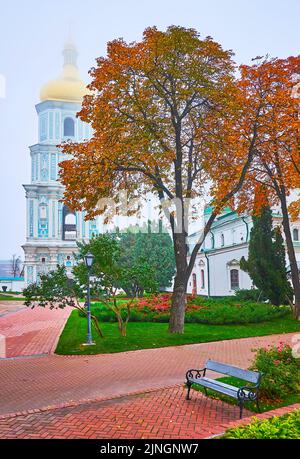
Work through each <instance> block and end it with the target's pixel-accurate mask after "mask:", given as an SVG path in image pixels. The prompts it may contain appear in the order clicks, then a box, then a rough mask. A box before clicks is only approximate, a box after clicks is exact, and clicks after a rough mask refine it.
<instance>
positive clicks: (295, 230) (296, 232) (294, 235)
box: [293, 228, 299, 242]
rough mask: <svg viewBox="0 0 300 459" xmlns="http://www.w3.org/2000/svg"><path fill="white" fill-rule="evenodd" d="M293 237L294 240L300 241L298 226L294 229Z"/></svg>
mask: <svg viewBox="0 0 300 459" xmlns="http://www.w3.org/2000/svg"><path fill="white" fill-rule="evenodd" d="M293 239H294V241H296V242H298V241H299V230H298V228H294V229H293Z"/></svg>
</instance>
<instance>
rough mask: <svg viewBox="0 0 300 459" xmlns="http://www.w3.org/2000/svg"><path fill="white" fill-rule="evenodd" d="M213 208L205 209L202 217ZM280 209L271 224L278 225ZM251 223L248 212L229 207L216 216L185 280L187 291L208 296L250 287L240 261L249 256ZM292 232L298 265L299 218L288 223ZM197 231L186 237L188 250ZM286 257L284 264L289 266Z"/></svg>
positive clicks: (197, 235)
mask: <svg viewBox="0 0 300 459" xmlns="http://www.w3.org/2000/svg"><path fill="white" fill-rule="evenodd" d="M211 212H212V209H211V208H210V207H208V208H206V210H205V215H204V217H205V220H207V219H208V217H209V215H210V213H211ZM281 222H282V217H281V215H280V211H277V210H275V211H274V212H273V224H274V225H276V226H279V225H281ZM252 226H253V223H252V218H251V217H250V216H249V215H238V214H237V213H236V212H234V211H231V210H230V209H225V210H224V212H223V213H222V214H221V215H220V216H219V217H217V218H216V220H215V222H214V223H213V225H212V228H211V231H210V232H209V234H208V235H207V237H206V239H205V241H204V244H203V246H202V249H201V250H200V251H199V253H198V255H197V257H196V261H195V265H194V269H193V272H192V274H191V277H190V279H189V282H188V293H193V294H197V295H205V296H211V297H217V296H228V295H234V293H235V291H236V290H239V289H250V288H252V287H253V284H252V281H251V279H250V277H249V276H248V274H247V273H246V272H244V271H242V270H241V269H240V260H241V258H242V257H243V256H244V257H245V258H246V259H247V258H248V247H249V240H250V232H251V228H252ZM291 231H292V236H293V242H294V247H295V252H296V258H297V261H298V264H299V266H300V220H297V221H296V222H292V223H291ZM198 237H199V233H194V234H192V235H190V236H189V252H190V253H191V251H192V249H193V247H194V245H195V243H196V241H197V240H198ZM288 264H289V263H288V258H287V266H288Z"/></svg>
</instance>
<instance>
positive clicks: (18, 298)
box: [0, 293, 24, 301]
mask: <svg viewBox="0 0 300 459" xmlns="http://www.w3.org/2000/svg"><path fill="white" fill-rule="evenodd" d="M0 301H24V298H23V297H22V296H21V295H20V296H15V294H5V293H0Z"/></svg>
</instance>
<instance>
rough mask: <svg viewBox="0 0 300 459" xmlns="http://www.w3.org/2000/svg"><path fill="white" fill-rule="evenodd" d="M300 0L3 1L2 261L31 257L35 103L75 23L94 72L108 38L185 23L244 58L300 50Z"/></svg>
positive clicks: (56, 69) (85, 61)
mask: <svg viewBox="0 0 300 459" xmlns="http://www.w3.org/2000/svg"><path fill="white" fill-rule="evenodd" d="M299 18H300V2H299V0H286V1H282V0H210V1H208V0H149V1H146V0H109V1H108V0H44V1H41V0H26V1H20V0H0V75H3V76H4V77H5V81H6V94H5V98H3V97H1V96H3V94H1V87H2V86H1V76H0V193H1V200H0V259H7V258H10V257H11V255H12V254H13V253H17V254H20V255H21V256H22V257H23V251H22V249H21V247H20V246H21V245H22V244H23V243H24V242H25V194H24V189H23V188H22V183H29V182H30V155H29V149H28V146H29V145H32V144H34V143H36V142H37V122H36V121H37V117H36V112H35V104H36V103H37V102H39V90H40V88H41V86H42V85H43V84H44V83H45V82H46V81H48V80H49V79H51V78H55V77H57V76H58V75H59V74H60V71H61V65H62V56H61V51H62V47H63V44H64V42H65V40H66V38H67V36H68V32H69V28H70V26H71V30H72V36H73V38H74V41H75V42H76V44H77V47H78V49H79V52H80V55H79V66H80V70H81V74H82V77H83V79H84V80H85V81H86V82H88V73H87V72H88V70H89V68H90V67H91V66H93V65H94V59H95V57H97V56H100V55H105V52H106V43H107V42H108V41H110V40H112V39H114V38H118V37H123V38H124V39H125V40H128V41H133V40H139V39H140V38H141V34H142V31H143V30H144V29H145V28H146V27H148V26H153V25H156V26H157V27H158V28H160V29H165V28H166V27H167V26H169V25H171V24H174V25H181V26H185V27H194V28H196V29H197V30H198V31H199V32H200V33H201V35H202V37H205V36H207V35H211V36H212V37H213V38H214V39H215V40H217V41H219V42H220V43H221V44H222V46H223V47H224V48H226V49H232V50H233V51H234V52H235V53H236V58H235V59H236V61H237V62H238V63H250V61H251V58H252V57H255V56H257V55H264V54H266V53H269V54H270V55H271V56H279V57H286V56H288V55H292V54H299V43H300V39H299V38H300V37H299V35H300V32H299V30H300V27H299Z"/></svg>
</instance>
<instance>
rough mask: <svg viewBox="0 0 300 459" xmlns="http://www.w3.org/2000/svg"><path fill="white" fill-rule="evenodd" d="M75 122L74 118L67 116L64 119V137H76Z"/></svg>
mask: <svg viewBox="0 0 300 459" xmlns="http://www.w3.org/2000/svg"><path fill="white" fill-rule="evenodd" d="M74 135H75V124H74V120H73V118H70V117H68V118H65V120H64V137H74Z"/></svg>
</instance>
